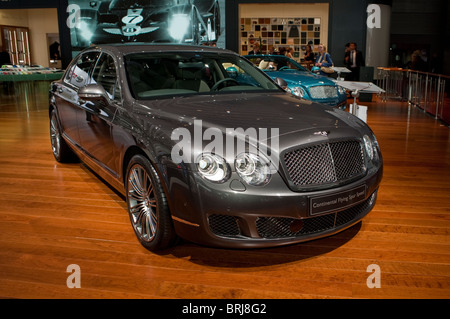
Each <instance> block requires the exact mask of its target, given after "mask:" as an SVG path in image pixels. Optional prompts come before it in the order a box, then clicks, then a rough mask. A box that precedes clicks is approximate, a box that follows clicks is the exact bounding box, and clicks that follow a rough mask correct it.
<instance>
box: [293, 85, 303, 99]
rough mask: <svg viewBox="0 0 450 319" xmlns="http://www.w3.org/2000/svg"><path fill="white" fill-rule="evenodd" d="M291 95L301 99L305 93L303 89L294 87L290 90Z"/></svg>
mask: <svg viewBox="0 0 450 319" xmlns="http://www.w3.org/2000/svg"><path fill="white" fill-rule="evenodd" d="M291 93H292V94H294V95H296V96H298V97H303V96H305V94H306V92H305V90H304V89H303V88H301V87H299V86H295V87H293V88H292V89H291Z"/></svg>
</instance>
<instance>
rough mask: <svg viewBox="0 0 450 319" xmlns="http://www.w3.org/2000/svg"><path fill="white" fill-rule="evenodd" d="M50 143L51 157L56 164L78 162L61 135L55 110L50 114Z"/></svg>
mask: <svg viewBox="0 0 450 319" xmlns="http://www.w3.org/2000/svg"><path fill="white" fill-rule="evenodd" d="M50 143H51V145H52V151H53V156H54V157H55V159H56V160H57V161H58V162H60V163H72V162H76V161H77V160H78V158H77V156H76V155H75V153H74V152H73V151H72V150H71V149H70V147H69V145H67V142H66V141H65V140H64V138H63V137H62V135H61V126H60V125H59V119H58V115H57V113H56V110H52V112H51V113H50Z"/></svg>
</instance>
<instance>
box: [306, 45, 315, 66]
mask: <svg viewBox="0 0 450 319" xmlns="http://www.w3.org/2000/svg"><path fill="white" fill-rule="evenodd" d="M304 59H305V63H306V67H307V68H308V70H311V68H312V66H313V64H314V61H315V60H316V58H315V56H314V52H313V51H312V49H311V45H310V44H308V45H306V51H305V56H304Z"/></svg>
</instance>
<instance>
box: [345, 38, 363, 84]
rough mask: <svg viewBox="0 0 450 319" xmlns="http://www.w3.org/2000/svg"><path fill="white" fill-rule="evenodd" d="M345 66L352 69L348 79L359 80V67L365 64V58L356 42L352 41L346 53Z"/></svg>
mask: <svg viewBox="0 0 450 319" xmlns="http://www.w3.org/2000/svg"><path fill="white" fill-rule="evenodd" d="M344 62H345V66H346V67H347V69H349V70H350V71H352V73H350V74H349V75H347V77H346V80H349V81H359V68H360V67H362V66H364V65H365V63H364V58H363V55H362V52H361V51H358V50H357V49H356V43H355V42H351V43H350V47H349V50H348V51H347V52H346V53H345V58H344Z"/></svg>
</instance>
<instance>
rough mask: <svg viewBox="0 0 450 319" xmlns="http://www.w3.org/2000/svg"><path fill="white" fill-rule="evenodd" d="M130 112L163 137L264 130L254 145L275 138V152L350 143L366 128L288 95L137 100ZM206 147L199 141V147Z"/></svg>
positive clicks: (335, 111) (336, 112)
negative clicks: (334, 142)
mask: <svg viewBox="0 0 450 319" xmlns="http://www.w3.org/2000/svg"><path fill="white" fill-rule="evenodd" d="M133 113H134V114H136V115H137V117H138V120H139V121H143V122H147V123H142V124H143V126H142V127H149V124H150V125H151V126H155V125H156V126H158V127H159V130H160V131H161V130H162V131H164V133H165V135H166V137H170V136H171V134H172V133H173V132H174V130H176V129H179V128H182V129H187V130H188V131H189V132H191V134H195V129H196V126H197V127H198V125H201V128H202V131H204V130H206V129H208V128H215V129H219V130H220V131H221V132H222V134H226V133H227V129H237V128H242V129H243V130H244V131H245V130H247V129H248V128H256V130H259V128H263V129H267V132H268V135H267V138H262V140H260V141H259V142H260V143H261V142H265V143H266V145H268V147H270V145H269V144H270V143H271V139H273V138H275V137H277V138H278V142H279V149H280V150H282V149H288V148H290V147H294V146H296V145H299V144H305V143H314V142H317V141H318V140H324V139H330V138H344V137H347V138H348V137H351V138H355V137H357V136H361V132H362V131H365V130H366V127H367V125H366V124H365V123H364V122H362V121H361V120H359V119H358V118H357V117H355V116H353V115H351V114H349V113H347V112H344V111H341V110H338V109H334V108H331V107H327V106H324V105H321V104H318V103H314V102H311V101H307V100H301V99H298V98H296V97H293V96H291V95H290V94H288V93H266V94H264V93H263V94H261V93H239V94H218V95H196V96H191V97H179V98H173V99H161V100H147V101H139V103H136V104H135V106H134V112H133ZM200 121H201V122H200ZM272 129H273V130H272ZM197 132H198V131H197ZM324 132H325V133H324ZM322 133H323V134H322ZM244 138H245V137H244ZM209 142H210V140H207V141H203V145H206V144H208V143H209Z"/></svg>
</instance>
